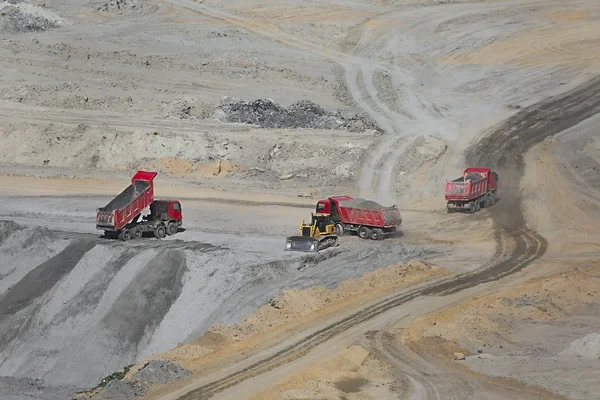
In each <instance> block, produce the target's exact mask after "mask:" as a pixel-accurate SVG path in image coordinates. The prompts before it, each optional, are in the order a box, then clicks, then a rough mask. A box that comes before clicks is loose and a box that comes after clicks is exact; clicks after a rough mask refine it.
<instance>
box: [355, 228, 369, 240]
mask: <svg viewBox="0 0 600 400" xmlns="http://www.w3.org/2000/svg"><path fill="white" fill-rule="evenodd" d="M369 236H371V230H370V229H369V228H367V227H366V226H361V227H360V228H359V229H358V237H359V238H361V239H368V238H369Z"/></svg>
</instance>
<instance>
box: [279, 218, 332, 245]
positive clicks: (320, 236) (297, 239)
mask: <svg viewBox="0 0 600 400" xmlns="http://www.w3.org/2000/svg"><path fill="white" fill-rule="evenodd" d="M337 241H338V236H337V231H336V229H335V224H333V223H332V222H331V220H330V218H329V214H314V213H311V223H310V224H307V223H305V222H304V220H302V223H301V224H300V235H297V236H290V237H288V238H287V239H286V242H285V250H286V251H288V250H289V251H306V252H315V253H316V252H317V251H320V250H323V249H326V248H328V247H333V246H336V245H337V244H338V243H337Z"/></svg>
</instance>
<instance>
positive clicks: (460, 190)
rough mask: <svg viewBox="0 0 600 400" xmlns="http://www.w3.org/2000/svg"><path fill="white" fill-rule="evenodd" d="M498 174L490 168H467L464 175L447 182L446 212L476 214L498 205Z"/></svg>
mask: <svg viewBox="0 0 600 400" xmlns="http://www.w3.org/2000/svg"><path fill="white" fill-rule="evenodd" d="M497 193H498V173H496V172H494V171H492V170H491V169H490V168H467V169H465V170H464V172H463V175H462V176H461V177H459V178H456V179H454V180H452V181H446V192H445V198H446V210H447V211H448V212H449V213H453V212H456V211H467V212H470V213H474V212H477V211H479V209H481V208H482V207H489V206H492V205H494V204H495V203H496V196H497Z"/></svg>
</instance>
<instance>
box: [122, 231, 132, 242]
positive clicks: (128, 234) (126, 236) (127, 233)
mask: <svg viewBox="0 0 600 400" xmlns="http://www.w3.org/2000/svg"><path fill="white" fill-rule="evenodd" d="M131 237H132V236H131V231H130V230H129V229H123V230H122V231H121V233H120V234H119V239H121V240H122V241H124V242H126V241H128V240H131Z"/></svg>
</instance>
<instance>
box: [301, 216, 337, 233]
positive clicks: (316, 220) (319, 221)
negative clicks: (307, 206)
mask: <svg viewBox="0 0 600 400" xmlns="http://www.w3.org/2000/svg"><path fill="white" fill-rule="evenodd" d="M300 232H301V235H302V236H309V237H315V238H316V237H319V236H321V235H327V234H331V233H333V232H335V226H334V225H333V224H332V223H331V220H330V218H329V215H322V214H321V215H320V214H312V215H311V222H310V225H309V224H305V223H304V221H303V222H302V227H301V228H300Z"/></svg>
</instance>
